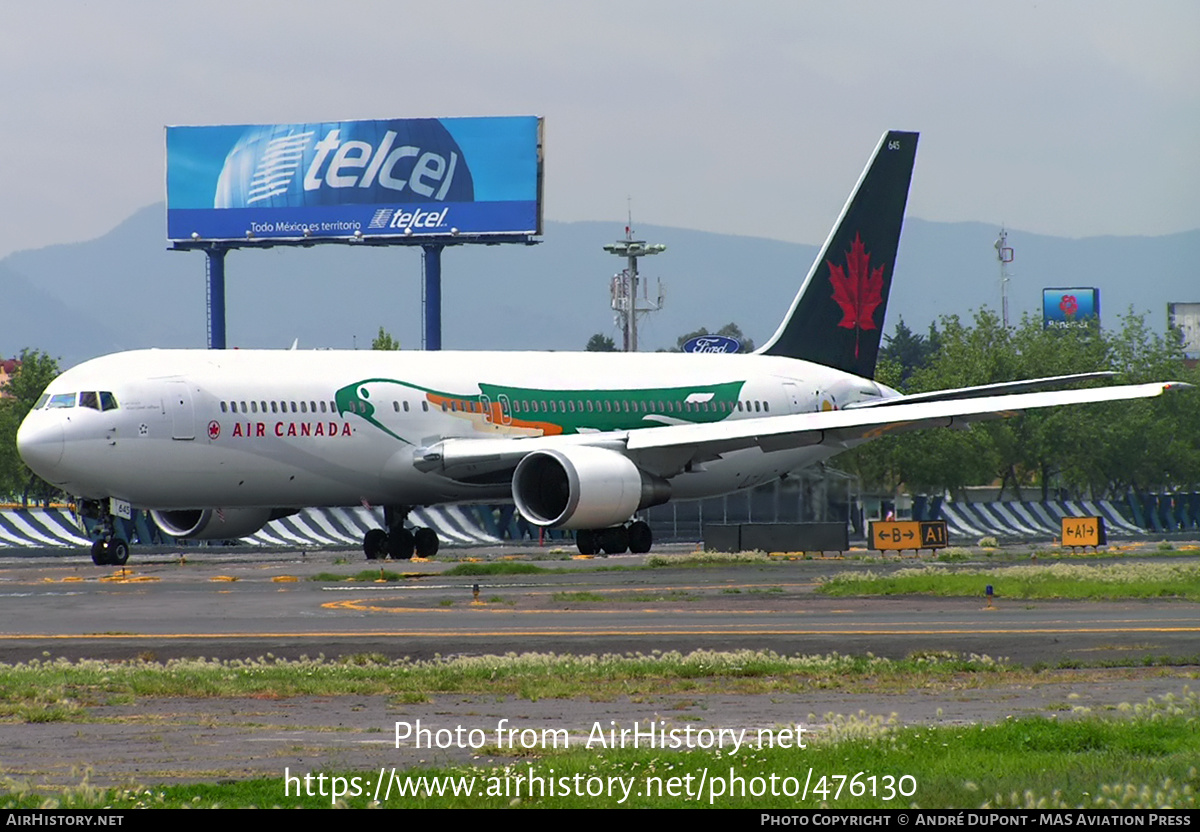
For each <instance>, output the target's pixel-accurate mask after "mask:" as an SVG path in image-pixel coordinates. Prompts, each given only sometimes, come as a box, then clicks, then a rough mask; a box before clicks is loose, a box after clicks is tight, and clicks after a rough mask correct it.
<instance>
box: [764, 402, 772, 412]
mask: <svg viewBox="0 0 1200 832" xmlns="http://www.w3.org/2000/svg"><path fill="white" fill-rule="evenodd" d="M763 412H765V413H770V412H771V403H770V402H763Z"/></svg>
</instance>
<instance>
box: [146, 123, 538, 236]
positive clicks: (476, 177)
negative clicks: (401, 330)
mask: <svg viewBox="0 0 1200 832" xmlns="http://www.w3.org/2000/svg"><path fill="white" fill-rule="evenodd" d="M541 125H542V122H541V119H539V118H537V117H535V116H504V117H494V118H441V119H434V118H426V119H388V120H382V121H330V122H317V123H309V124H258V125H254V124H252V125H226V126H208V127H168V128H167V136H166V140H167V238H168V239H169V240H172V241H195V240H217V241H233V240H239V241H244V240H247V239H279V240H288V239H291V240H304V239H317V240H319V239H321V238H326V239H328V238H339V239H346V238H349V237H353V238H359V237H411V236H418V235H419V236H421V237H424V238H428V237H430V236H439V237H442V236H444V237H450V236H456V235H460V234H461V235H467V236H474V235H497V234H506V235H511V234H527V235H528V234H540V233H541V133H542V130H541Z"/></svg>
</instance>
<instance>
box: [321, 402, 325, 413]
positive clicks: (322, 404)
mask: <svg viewBox="0 0 1200 832" xmlns="http://www.w3.org/2000/svg"><path fill="white" fill-rule="evenodd" d="M321 412H322V413H324V412H325V402H321Z"/></svg>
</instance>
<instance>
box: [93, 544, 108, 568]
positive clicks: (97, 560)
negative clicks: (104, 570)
mask: <svg viewBox="0 0 1200 832" xmlns="http://www.w3.org/2000/svg"><path fill="white" fill-rule="evenodd" d="M92 563H94V564H96V565H97V566H108V544H107V543H105V542H104V541H103V540H97V541H96V542H95V543H93V544H92Z"/></svg>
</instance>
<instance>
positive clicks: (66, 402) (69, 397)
mask: <svg viewBox="0 0 1200 832" xmlns="http://www.w3.org/2000/svg"><path fill="white" fill-rule="evenodd" d="M46 406H47V407H49V408H55V407H74V406H75V394H74V393H55V394H54V395H53V396H51V397H50V403H49V404H48V405H46Z"/></svg>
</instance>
